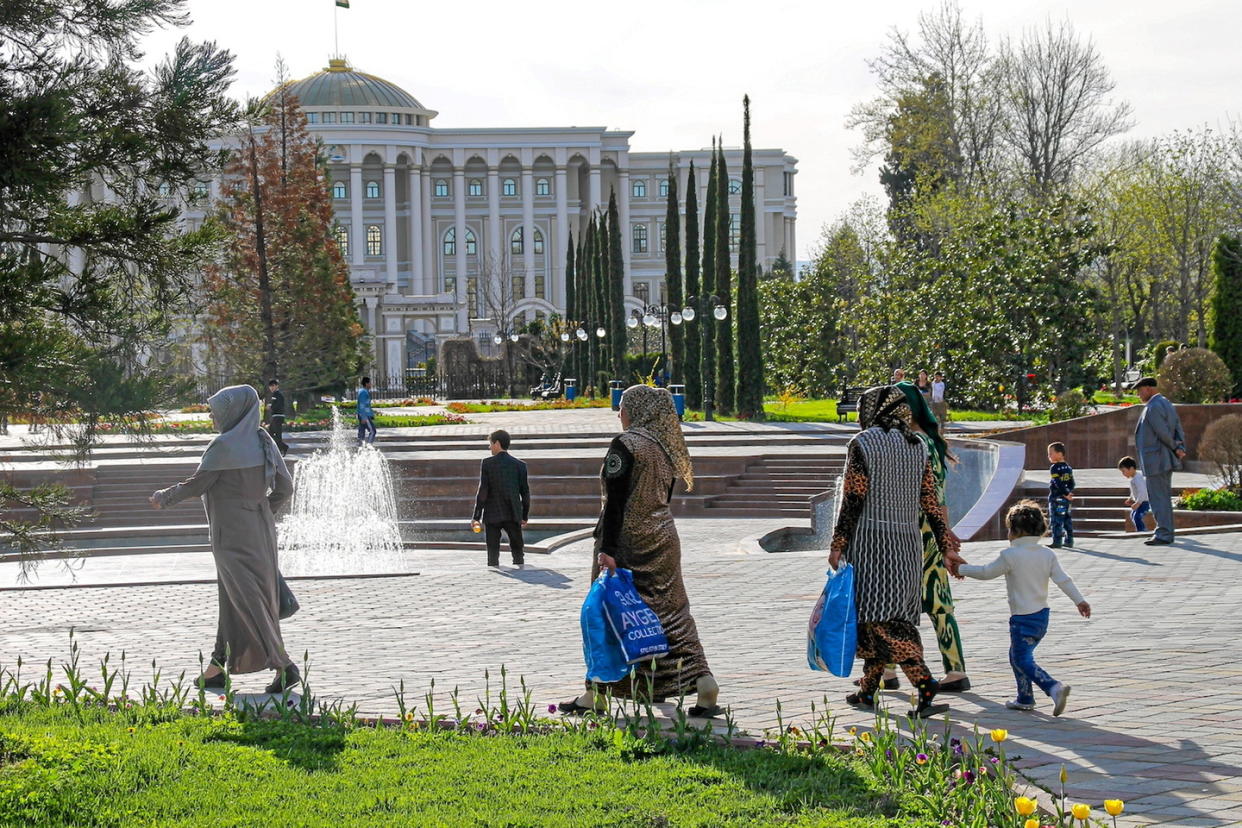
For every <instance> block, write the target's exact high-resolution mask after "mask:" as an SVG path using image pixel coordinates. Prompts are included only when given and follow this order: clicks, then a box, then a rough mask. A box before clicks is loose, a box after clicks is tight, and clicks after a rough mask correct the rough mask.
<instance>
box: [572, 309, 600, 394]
mask: <svg viewBox="0 0 1242 828" xmlns="http://www.w3.org/2000/svg"><path fill="white" fill-rule="evenodd" d="M592 327H593V328H595V336H596V338H597V339H600V340H603V338H604V337H605V336H607V335H608V331H606V330H604V326H603V325H592V324H590V323H585V322H584V323H583V324H582V325H580V326H579V327H578V330H576V331H574V335H575V336H577V337H578V340H579V341H581V342H586V341H587V340H588V339H589V338H590V334H588V333H587V330H588V329H590V328H592ZM587 352H588V356H589V358H590V365H591V398H592V399H594V398H595V382H596V380H595V350H594V349H591V348H588V349H587Z"/></svg>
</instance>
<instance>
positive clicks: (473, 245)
mask: <svg viewBox="0 0 1242 828" xmlns="http://www.w3.org/2000/svg"><path fill="white" fill-rule="evenodd" d="M466 255H467V256H477V255H479V242H478V239H476V238H475V237H474V231H473V230H471V229H470V228H469V227H467V228H466Z"/></svg>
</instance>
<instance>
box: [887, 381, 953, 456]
mask: <svg viewBox="0 0 1242 828" xmlns="http://www.w3.org/2000/svg"><path fill="white" fill-rule="evenodd" d="M897 387H898V388H900V389H901V392H902V393H903V394H905V395H906V402H908V403H909V404H910V411H912V412H913V413H914V422H915V423H917V424H918V427H919V428H921V429H923V433H924V434H926V435H927V437H928V439H929V440H930V441H931V445H932V448H933V449H934V450H935V452H936V457H937V458H938V459H939V461H940V462H938V463H933V464H932V466H933V468H936V469H937V471H936V475H937V476H938V477H940V478H941V479H943V478H944V473H945V462H946V461H947V459H948V457H949V445H948V444H947V443H946V442H945V441H944V437H943V436H942V435H941V434H940V423H939V422H938V421H937V420H936V415H935V414H933V413H932V410H931V406H930V405H928V404H927V398H926V397H924V396H923V395H922V394H921V393H920V392H919V389H918V386H916V385H915V384H914V383H912V382H910V380H902V381H901V382H899V383H897Z"/></svg>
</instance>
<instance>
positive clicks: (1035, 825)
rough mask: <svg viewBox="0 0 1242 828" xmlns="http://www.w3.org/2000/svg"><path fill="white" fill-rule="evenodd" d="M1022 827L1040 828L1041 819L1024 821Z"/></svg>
mask: <svg viewBox="0 0 1242 828" xmlns="http://www.w3.org/2000/svg"><path fill="white" fill-rule="evenodd" d="M1022 828H1039V820H1038V819H1034V818H1031V819H1028V820H1027V821H1026V822H1024V823H1022Z"/></svg>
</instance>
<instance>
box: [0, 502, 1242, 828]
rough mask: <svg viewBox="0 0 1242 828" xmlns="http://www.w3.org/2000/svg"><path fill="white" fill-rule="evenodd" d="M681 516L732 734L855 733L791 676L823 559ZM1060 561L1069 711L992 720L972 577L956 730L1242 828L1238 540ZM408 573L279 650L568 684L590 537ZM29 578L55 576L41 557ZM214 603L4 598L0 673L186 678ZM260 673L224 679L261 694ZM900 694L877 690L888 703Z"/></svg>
mask: <svg viewBox="0 0 1242 828" xmlns="http://www.w3.org/2000/svg"><path fill="white" fill-rule="evenodd" d="M679 525H680V527H681V531H682V536H683V540H684V544H685V548H686V551H685V561H684V566H685V572H686V580H687V588H688V590H689V593H690V596H691V601H692V603H693V608H694V612H695V615H696V618H697V620H698V624H699V628H700V630H701V631H702V635H703V639H704V644H705V646H706V648H707V653H708V657H709V659H710V660H711V662H712V666H713V669H714V670H715V672H716V674H717V676H718V677H719V679H720V684H721V686H722V688H723V691H722V700H723V701H724V702H725V703H728V704H731V705H732V706H733V709H734V712H735V715H736V717H737V719H738V721H739V723H740V725H741V726H742V727H744V728H746V729H748V730H749V731H750V732H752V733H756V734H758V733H760V732H762V731H763V729H764V728H766V727H770V726H772V725H773V724H774V723H775V701H776V700H777V699H780V700H781V702H782V704H783V707H784V715H785V718H786V720H787V721H789V720H794V721H797V720H804V721H805V720H806V719H807V718H808V717H809V713H810V705H811V703H812V702H815V703H817V704H820V703H821V702H822V700H823V699H824V698H825V697H826V698H827V699H828V701H829V702H830V703H831V704H832V705H833V709H834V710H836V711H837V712H838V713H839V716H840V721H841V722H842V724H865V723H866V721H867V719H866V717H864V716H862V715H860V714H857V713H854V712H853V711H850V710H849V709H848V708H843V705H841V703H840V699H841V698H842V697H843V696H844V695H845V693H846V692H847V691H848V690H849V682H848V681H846V680H843V679H836V678H833V677H831V676H828V675H826V674H822V673H812V672H811V671H809V670H808V669H807V668H806V664H805V630H806V620H807V616H808V614H809V612H810V608H811V604H812V603H813V602H814V600H815V597H816V595H817V593H818V591H819V589H820V587H821V585H822V579H823V575H824V568H825V561H824V555H823V554H822V553H802V552H797V553H783V554H753V553H748V552H747V551H746V550H745V548H744V547H741V546H739V544H738V542H737V541H738V540H739V539H741V538H744V537H746V536H750V535H753V534H755V533H758V532H762V531H765V530H767V529H769V528H773V526H774V524H773V523H772V522H769V521H754V520H736V521H733V520H683V521H680V523H679ZM999 547H1000V544H997V543H984V544H967V547H966V549H965V550H964V555H965V557H966V558H967V559H968V560H971V561H972V562H973V561H986V560H988V559H989V558H990V557H991V554H992V553H993V552H994V551H995V550H997V549H998V548H999ZM532 557H533V556H532ZM1062 560H1063V561H1064V564H1065V566H1066V568H1067V570H1068V571H1069V572H1070V573H1071V574H1072V575H1073V576H1074V578H1075V579H1076V580H1077V582H1078V584H1079V586H1080V587H1081V588H1082V590H1083V592H1085V593H1086V595H1087V596H1088V598H1089V600H1090V601H1091V603H1092V605H1093V607H1094V608H1095V613H1096V615H1095V617H1094V618H1093V619H1092V620H1091V621H1085V620H1082V619H1081V618H1079V617H1078V616H1077V614H1076V613H1075V612H1074V608H1073V606H1072V605H1071V604H1070V602H1069V601H1068V599H1066V598H1065V597H1064V596H1061V595H1060V594H1056V595H1054V596H1053V621H1052V627H1051V631H1050V633H1049V636H1048V638H1047V639H1046V641H1045V643H1044V644H1043V645H1042V646H1041V647H1040V651H1039V653H1040V661H1041V663H1042V664H1043V665H1044V666H1045V667H1046V668H1048V669H1049V671H1050V672H1052V673H1053V674H1054V675H1055V676H1057V677H1058V678H1060V679H1063V680H1065V681H1066V682H1068V683H1070V684H1072V685H1073V686H1074V692H1073V695H1072V696H1071V702H1070V706H1069V710H1068V711H1067V713H1066V715H1065V716H1063V717H1062V718H1060V719H1054V718H1052V717H1051V716H1050V715H1049V713H1048V709H1049V708H1048V704H1047V703H1046V702H1041V707H1040V710H1039V711H1038V712H1035V713H1025V714H1024V713H1017V712H1011V711H1007V710H1005V709H1004V708H1003V703H1004V701H1005V700H1007V699H1009V698H1011V697H1012V695H1013V686H1012V685H1013V679H1012V675H1011V674H1010V672H1009V667H1008V664H1007V661H1006V651H1007V648H1008V635H1007V628H1006V617H1007V615H1008V611H1007V608H1006V604H1005V594H1004V587H1003V585H1002V584H1001V583H999V582H991V583H982V582H974V581H971V582H965V583H962V584H960V585H957V586H955V593H956V594H957V596H958V604H959V618H960V621H961V625H962V628H963V630H964V633H965V636H966V641H965V643H966V653H967V658H968V661H969V664H970V666H971V671H972V680H973V681H974V684H975V690H974V691H973V692H971V693H968V694H966V695H964V696H960V697H957V698H954V699H952V705H953V716H954V718H955V719H957V720H959V721H963V722H964V723H965V724H967V725H970V724H972V723H975V722H977V723H978V724H979V725H980V727H985V728H991V727H1005V728H1007V729H1008V730H1009V731H1010V734H1011V738H1012V743H1011V747H1010V754H1011V755H1013V754H1017V755H1020V756H1021V757H1022V765H1023V766H1024V767H1025V768H1026V772H1027V773H1029V774H1030V775H1031V776H1032V777H1033V778H1034V779H1036V780H1038V781H1040V782H1041V783H1043V784H1046V785H1048V786H1050V787H1053V788H1055V787H1056V778H1057V776H1058V774H1059V772H1060V768H1061V766H1062V764H1064V765H1065V767H1066V768H1067V770H1068V773H1069V779H1070V785H1069V787H1070V793H1071V796H1072V797H1073V798H1076V799H1081V800H1085V801H1090V802H1093V803H1095V804H1096V805H1098V804H1099V803H1100V801H1102V800H1103V799H1105V798H1111V797H1119V798H1122V799H1124V800H1126V803H1127V806H1126V810H1127V816H1128V817H1133V818H1134V819H1133V820H1131V821H1130V822H1128V823H1126V824H1139V823H1140V822H1146V821H1156V822H1160V823H1161V824H1164V825H1176V826H1227V825H1237V824H1239V823H1242V693H1239V691H1238V688H1239V685H1240V683H1242V666H1240V665H1239V662H1238V659H1237V658H1235V657H1234V656H1232V655H1230V653H1232V651H1233V647H1234V646H1236V643H1237V641H1238V640H1239V638H1242V614H1240V613H1239V612H1238V601H1237V596H1238V586H1237V584H1238V583H1239V582H1240V581H1242V535H1234V534H1231V535H1208V536H1199V537H1195V538H1186V539H1184V540H1182V541H1180V542H1179V543H1178V545H1177V546H1175V547H1172V548H1168V547H1165V548H1157V549H1152V548H1149V547H1145V546H1143V545H1141V544H1140V543H1136V542H1135V541H1123V540H1100V541H1092V542H1090V543H1088V544H1086V545H1084V546H1083V547H1082V548H1079V549H1077V550H1073V551H1067V552H1065V553H1064V554H1063V555H1062ZM414 562H415V565H416V566H417V568H418V569H419V570H420V572H421V574H420V575H418V576H410V577H397V578H374V579H356V580H320V581H298V582H295V589H296V591H297V593H298V597H299V599H300V600H301V602H302V607H303V609H302V611H301V613H299V614H298V615H297V616H296V617H295V618H294V619H292V620H291V621H289V622H287V624H286V627H285V631H286V638H287V641H288V643H289V646H290V649H291V650H293V651H295V652H297V653H299V654H300V653H301V652H302V651H303V650H309V652H310V665H311V670H310V680H311V683H312V685H313V686H314V688H315V691H316V692H317V693H318V694H319V695H321V696H326V697H335V696H339V697H343V698H346V699H348V700H350V701H358V702H359V703H360V704H361V707H362V709H363V710H364V711H371V712H381V711H382V712H386V713H391V712H393V711H394V710H395V709H396V705H395V703H394V700H393V696H392V690H391V688H392V687H393V686H394V685H396V684H397V682H398V681H399V680H401V679H404V681H405V685H406V687H407V688H408V690H409V696H410V698H411V700H412V701H413V700H418V701H419V706H420V708H424V709H425V705H424V704H423V703H422V702H421V696H422V694H423V693H424V692H425V691H426V689H427V687H428V686H429V684H430V681H431V680H432V679H435V687H436V693H437V707H438V708H440V709H444V708H447V706H448V701H449V699H448V693H449V691H451V690H452V688H454V687H457V688H459V690H460V693H461V696H462V698H463V699H465V700H473V699H474V698H475V696H476V695H478V694H481V693H482V692H483V673H484V670H490V671H491V677H492V688H493V691H495V689H496V686H497V682H498V672H499V668H500V666H501V665H502V664H504V665H506V666H507V668H508V671H509V676H510V687H511V688H512V687H514V686H516V684H517V678H518V676H523V677H525V680H526V684H527V686H528V687H530V688H531V690H532V693H533V697H534V700H535V701H536V702H537V703H539V704H540V705H543V704H548V703H552V702H556V701H560V700H563V699H566V698H569V697H570V696H571V695H573V694H575V693H576V692H577V691H578V689H579V687H580V683H579V680H578V677H579V676H580V675H581V672H582V664H581V649H580V639H579V634H578V626H577V618H578V607H579V605H580V602H581V598H582V594H583V592H584V590H585V589H586V586H587V578H588V573H587V568H588V566H589V552H588V550H587V547H586V545H585V544H577V545H574V546H571V547H567V548H565V549H564V550H562V551H560V552H557V553H556V554H554V555H552V556H549V557H545V558H540V559H538V560H536V561H535V562H534V565H533V566H531V567H530V568H528V569H527V570H525V571H521V572H519V571H513V570H509V569H506V570H504V571H502V572H500V573H496V572H490V571H487V570H486V569H484V568H483V567H482V565H481V564H482V561H480V560H467V559H463V558H462V557H461V555H460V553H458V554H453V553H434V554H418V555H416V556H415V558H414ZM94 565H95V564H94V563H92V566H94ZM112 565H114V566H118V567H133V566H135V565H140V562H139V560H138V559H115V561H114V562H113V564H112ZM44 566H45V567H49V570H48V574H49V575H52V574H53V570H52V568H54V567H55V566H56V564H54V563H50V562H49V563H45V564H44ZM191 569H193V570H194V571H195V574H196V575H199V576H201V575H202V574H204V572H206V571H207V570H205V569H203V568H202V567H201V566H199V565H195V566H193V567H191ZM131 574H135V575H141V574H142V573H141V571H140V570H138V569H133V570H131ZM187 574H189V570H187ZM207 577H210V576H209V575H208V576H207ZM132 580H141V578H135V579H132ZM215 600H216V599H215V587H214V585H210V584H162V585H150V586H130V587H98V588H53V589H34V590H25V591H4V592H0V662H2V663H4V664H6V665H10V666H11V665H12V663H13V661H14V660H15V658H16V656H17V655H18V654H21V655H23V656H24V657H25V660H26V661H25V663H26V664H27V665H31V664H37V663H38V662H39V661H40V660H46V659H48V658H53V659H55V660H56V661H59V660H60V659H62V658H63V657H64V656H65V655H66V653H67V635H68V630H69V628H70V627H71V626H74V627H76V628H77V631H78V641H79V643H80V644H81V646H82V650H83V655H84V658H85V659H87V660H97V659H98V658H100V657H102V655H103V654H104V653H105V652H108V651H111V652H112V655H113V663H115V661H116V658H117V657H118V656H119V654H120V652H121V651H122V650H125V651H126V654H127V660H128V664H130V665H132V666H133V668H134V670H135V677H136V680H140V677H141V676H142V675H143V674H144V673H145V671H146V670H147V668H148V666H149V665H150V663H151V660H152V659H157V660H158V661H159V664H160V665H161V668H162V669H163V670H164V672H165V675H169V674H170V673H172V674H175V673H177V672H179V671H181V670H185V671H186V672H187V674H189V675H193V674H194V672H195V671H196V670H197V667H198V662H197V659H196V652H197V650H198V649H199V648H202V647H209V646H210V643H211V639H212V636H213V634H214V629H215ZM924 630H925V631H926V626H925V627H924ZM27 669H28V670H29V666H28V667H27ZM264 681H266V676H262V677H261V676H253V677H243V678H241V679H240V680H239V683H240V685H241V687H242V688H243V689H250V688H256V689H257V688H258V687H259V686H261V684H262V683H263V682H264ZM905 692H906V691H905V690H903V691H902V692H901V693H898V694H895V695H894V696H893V697H892V700H893V702H894V704H895V705H899V704H900V702H901V700H902V699H903V698H904V695H905ZM464 706H468V707H469V708H470V709H473V707H474V706H475V705H474V704H473V703H471V701H467V702H465V705H464ZM838 708H843V709H838Z"/></svg>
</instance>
